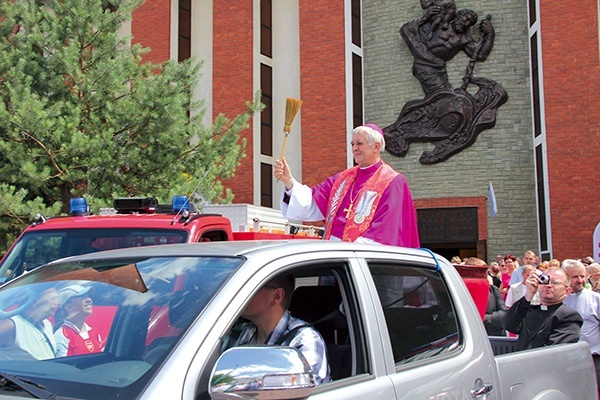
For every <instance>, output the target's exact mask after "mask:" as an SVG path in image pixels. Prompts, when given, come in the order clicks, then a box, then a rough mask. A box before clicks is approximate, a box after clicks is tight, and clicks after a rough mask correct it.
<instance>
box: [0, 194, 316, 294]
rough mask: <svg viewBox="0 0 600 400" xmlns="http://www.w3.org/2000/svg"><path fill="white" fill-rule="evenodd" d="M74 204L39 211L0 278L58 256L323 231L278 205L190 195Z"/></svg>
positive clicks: (77, 200)
mask: <svg viewBox="0 0 600 400" xmlns="http://www.w3.org/2000/svg"><path fill="white" fill-rule="evenodd" d="M70 205H71V210H70V215H69V216H64V217H54V218H48V219H46V218H45V217H43V216H42V215H39V214H38V215H36V217H35V220H34V222H33V223H32V224H31V225H30V226H28V227H27V228H26V229H25V230H24V231H23V233H22V234H21V235H20V236H19V238H18V239H17V240H16V241H15V243H13V245H12V246H11V247H10V248H9V250H8V251H7V253H6V254H5V255H4V257H3V258H2V260H1V261H0V282H6V281H9V280H12V279H14V278H15V277H17V276H19V275H21V274H23V273H24V272H27V271H30V270H32V269H34V268H36V267H38V266H40V265H42V264H45V263H47V262H50V261H53V260H56V259H59V258H63V257H68V256H73V255H78V254H85V253H91V252H96V251H102V250H112V249H118V248H126V247H139V246H150V245H160V244H171V243H197V242H209V241H211V242H212V241H227V240H257V239H263V240H281V239H295V238H303V239H305V238H307V237H315V238H316V237H318V235H317V232H318V228H313V227H308V226H303V225H294V224H290V223H289V222H288V221H287V220H285V219H284V218H282V217H281V215H280V212H279V211H277V210H273V209H270V208H266V207H259V206H253V205H248V204H228V205H207V206H204V207H203V210H202V211H203V212H198V211H197V210H196V207H195V206H194V204H193V203H190V202H189V200H188V197H187V196H175V197H174V198H173V201H172V203H171V204H167V205H161V204H158V201H157V200H156V199H155V198H123V199H115V200H114V203H113V208H109V209H102V210H100V213H99V214H97V215H90V214H89V212H88V204H87V201H86V199H85V198H75V199H71V204H70ZM234 224H235V225H234ZM232 225H234V226H235V231H234V228H232Z"/></svg>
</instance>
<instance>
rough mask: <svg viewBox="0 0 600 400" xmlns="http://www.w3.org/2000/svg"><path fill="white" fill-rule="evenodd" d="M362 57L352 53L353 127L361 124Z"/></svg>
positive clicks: (362, 118) (362, 116) (362, 117)
mask: <svg viewBox="0 0 600 400" xmlns="http://www.w3.org/2000/svg"><path fill="white" fill-rule="evenodd" d="M362 75H363V72H362V57H360V56H359V55H358V54H356V53H352V117H353V121H352V122H353V124H354V125H353V126H359V125H362V124H363V120H364V115H363V80H362Z"/></svg>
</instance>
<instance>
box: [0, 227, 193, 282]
mask: <svg viewBox="0 0 600 400" xmlns="http://www.w3.org/2000/svg"><path fill="white" fill-rule="evenodd" d="M187 236H188V232H187V231H185V230H167V229H132V228H127V229H125V228H123V229H68V230H48V231H34V232H30V233H26V234H25V235H23V236H22V237H21V238H20V239H19V241H18V242H17V243H16V244H15V247H14V248H13V249H11V251H10V253H8V254H7V255H6V257H5V258H4V260H3V261H2V265H0V279H1V278H4V280H10V279H13V278H15V277H17V276H19V275H21V274H22V273H24V272H26V271H30V270H32V269H34V268H36V267H38V266H40V265H42V264H46V263H49V262H50V261H54V260H57V259H59V258H64V257H69V256H74V255H79V254H87V253H95V252H97V251H102V250H113V249H120V248H127V247H140V246H152V245H159V244H172V243H185V242H186V241H187Z"/></svg>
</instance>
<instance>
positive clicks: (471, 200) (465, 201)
mask: <svg viewBox="0 0 600 400" xmlns="http://www.w3.org/2000/svg"><path fill="white" fill-rule="evenodd" d="M414 202H415V209H417V210H418V209H423V208H450V207H477V225H478V226H477V230H478V232H479V233H478V236H479V237H478V239H479V240H487V238H488V230H487V209H486V204H487V203H486V198H485V196H473V197H438V198H433V199H415V201H414Z"/></svg>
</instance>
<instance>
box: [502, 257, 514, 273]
mask: <svg viewBox="0 0 600 400" xmlns="http://www.w3.org/2000/svg"><path fill="white" fill-rule="evenodd" d="M504 267H505V269H504V271H506V272H508V273H509V274H510V273H512V272H513V271H514V270H515V262H514V261H513V260H511V259H510V258H507V259H506V260H504Z"/></svg>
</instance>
